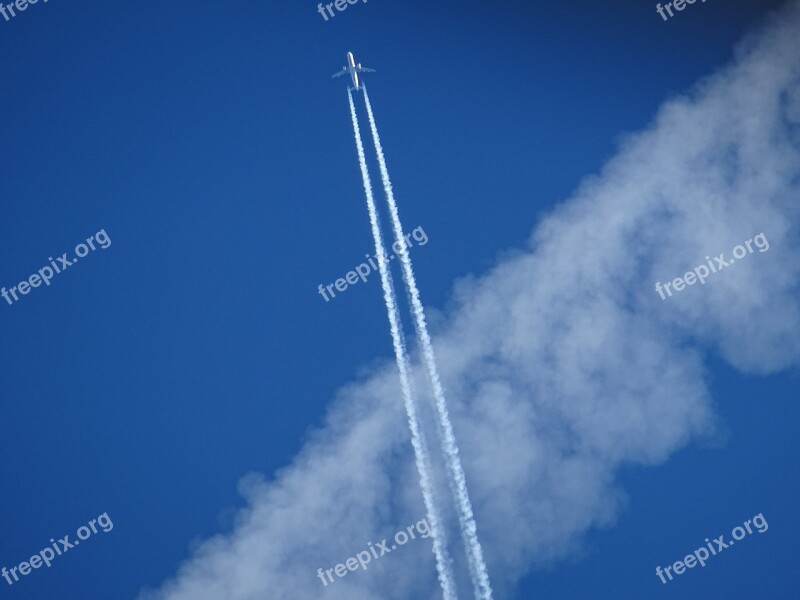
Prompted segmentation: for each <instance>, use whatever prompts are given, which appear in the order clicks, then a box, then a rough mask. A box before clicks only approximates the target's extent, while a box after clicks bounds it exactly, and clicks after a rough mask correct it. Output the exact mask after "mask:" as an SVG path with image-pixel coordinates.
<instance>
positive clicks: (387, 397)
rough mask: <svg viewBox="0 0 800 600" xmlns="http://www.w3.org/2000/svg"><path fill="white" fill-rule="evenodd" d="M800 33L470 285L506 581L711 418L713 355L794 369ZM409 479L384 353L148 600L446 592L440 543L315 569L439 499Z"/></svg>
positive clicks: (454, 379)
mask: <svg viewBox="0 0 800 600" xmlns="http://www.w3.org/2000/svg"><path fill="white" fill-rule="evenodd" d="M798 40H800V2H797V1H794V2H791V3H790V4H788V5H787V6H786V7H785V8H784V10H783V11H782V12H781V13H780V14H779V15H777V16H776V17H775V18H773V19H772V20H771V21H770V23H769V24H768V25H767V26H765V27H764V28H763V29H762V30H760V31H759V32H757V33H755V34H753V35H751V36H750V37H749V38H748V39H747V40H745V42H744V43H743V44H741V45H740V47H739V50H738V52H737V54H736V58H735V61H734V62H733V63H732V64H731V65H730V66H729V67H727V68H725V69H723V70H722V71H720V72H719V73H717V74H715V75H713V76H711V77H709V78H707V79H706V80H704V81H702V82H701V83H699V84H698V85H697V86H696V87H695V88H694V89H693V90H692V91H691V92H690V93H688V94H686V95H684V96H681V97H677V98H674V99H671V100H670V101H668V102H666V103H665V104H664V106H663V107H662V108H661V110H660V111H659V112H658V114H657V116H656V117H655V119H654V122H653V124H652V125H651V126H650V127H649V128H648V129H647V130H645V131H643V132H641V133H638V134H635V135H631V136H629V137H628V138H627V139H626V141H625V142H624V144H623V147H622V148H621V150H620V152H619V153H618V155H617V156H616V157H615V158H614V159H613V160H611V161H610V162H609V163H608V164H607V165H606V166H605V168H604V169H603V170H602V172H601V173H599V174H598V175H597V176H595V177H592V178H590V179H588V180H587V181H585V182H584V183H583V184H582V185H581V187H580V188H579V190H578V191H577V192H576V193H575V194H574V197H572V198H571V199H569V200H568V201H567V202H565V203H564V204H563V205H561V206H560V207H558V208H557V209H556V210H555V211H553V213H552V214H551V215H550V216H548V217H547V218H546V219H544V220H543V221H542V223H541V224H540V225H539V226H538V227H537V228H536V230H535V232H534V234H533V236H532V238H531V243H530V247H529V248H527V249H526V250H525V251H523V252H520V253H518V254H517V255H516V256H515V257H513V258H510V259H506V260H504V261H503V262H501V263H500V264H498V265H497V266H496V267H495V268H494V269H493V270H492V271H491V272H489V273H487V274H485V275H483V276H481V277H475V278H469V279H465V280H463V281H460V282H459V283H458V284H457V285H456V291H455V299H454V302H453V305H452V308H451V309H450V310H449V312H448V315H447V318H446V319H445V321H444V323H443V325H442V327H441V330H440V333H439V334H438V335H437V336H435V337H434V344H435V346H436V353H437V358H438V361H439V367H440V370H441V375H442V379H443V381H444V383H445V385H446V387H447V390H448V394H449V400H450V407H451V412H452V417H453V420H454V428H455V430H456V433H457V435H458V438H459V441H460V444H461V450H462V453H463V456H462V459H463V464H464V468H465V470H466V472H467V477H468V479H469V482H470V491H471V495H472V501H473V504H474V508H475V513H476V517H477V519H478V521H479V522H480V524H481V537H482V540H481V541H482V542H483V546H484V551H485V556H486V559H487V561H488V562H489V569H490V570H491V572H492V573H493V582H492V583H493V585H494V587H495V588H497V590H498V597H503V596H504V595H505V591H506V590H507V589H508V586H510V585H513V583H514V580H515V579H516V578H518V577H519V576H521V575H522V574H524V572H525V571H526V570H528V569H529V568H531V566H532V565H535V564H536V563H537V562H541V561H546V560H552V559H554V558H558V557H560V556H563V555H565V554H567V553H569V552H570V551H571V550H572V548H573V547H574V544H575V542H576V540H578V539H579V537H580V536H581V535H582V534H583V533H584V532H585V531H586V530H587V529H589V528H591V527H596V526H601V525H605V524H610V523H612V522H613V520H614V519H615V518H616V514H617V510H618V507H619V503H620V499H621V498H622V497H623V492H622V491H621V490H620V489H619V488H618V486H617V485H616V484H615V472H616V470H617V469H618V468H619V467H620V466H621V465H624V464H645V465H652V464H658V463H660V462H663V461H664V460H666V459H667V458H668V457H669V456H670V454H671V453H672V452H674V451H675V450H676V449H678V448H680V447H682V446H684V445H685V444H687V443H688V442H689V441H690V440H691V439H692V438H693V437H694V436H696V435H700V434H703V433H706V432H709V431H711V430H712V429H713V422H714V417H713V414H712V411H711V407H710V403H709V392H708V389H707V386H706V384H705V382H704V377H705V371H704V367H703V359H704V355H705V354H707V353H715V354H718V355H719V356H721V357H722V358H723V359H725V360H727V361H728V362H729V363H730V364H731V365H733V366H734V367H736V368H738V369H740V370H742V371H744V372H747V373H753V374H762V373H770V372H775V371H777V370H780V369H785V368H791V367H796V366H797V364H798V358H799V357H800V306H799V305H798V282H799V281H800V278H799V277H798V276H799V275H800V273H799V270H800V263H798V260H797V257H798V242H799V241H800V240H799V239H798V238H799V236H798V211H800V204H798V202H797V199H798V197H800V51H799V50H800V42H799V41H798ZM343 143H346V140H343ZM760 231H763V232H766V234H767V235H768V236H769V241H770V251H769V252H768V253H765V254H763V255H761V256H759V260H757V261H756V260H751V261H743V262H742V263H741V264H739V265H737V267H736V268H735V269H731V270H730V272H729V273H726V276H725V277H717V278H716V279H715V280H714V281H709V282H707V283H706V285H704V286H702V287H700V286H695V287H693V288H691V289H688V290H685V291H683V292H682V293H681V294H680V295H678V296H676V297H675V298H672V299H671V301H670V302H668V303H665V302H662V301H661V299H660V298H659V297H658V296H657V295H656V294H654V293H653V289H652V285H653V281H657V280H658V279H659V277H660V276H661V275H662V274H663V273H668V274H669V273H680V272H682V270H689V269H690V268H691V267H693V266H694V265H695V264H696V262H697V257H698V256H700V257H703V256H705V255H710V254H711V253H713V252H714V251H717V250H718V249H719V248H728V247H732V246H733V245H734V244H736V243H738V242H739V241H740V240H743V239H747V238H748V237H751V235H752V233H753V232H760ZM375 326H376V327H383V326H384V324H383V323H376V324H375ZM409 482H416V474H415V472H414V464H413V457H412V455H411V451H410V444H409V439H408V430H407V428H406V423H405V419H404V415H403V413H402V399H401V398H400V391H399V386H398V383H397V373H396V370H395V368H394V365H391V364H387V365H386V367H385V368H384V369H382V370H380V371H379V372H376V373H374V374H373V375H372V376H370V377H368V378H366V379H364V380H361V381H358V382H355V383H353V384H351V385H349V386H347V387H346V388H345V389H343V390H342V391H341V392H340V393H339V395H338V398H337V401H336V403H335V404H334V406H333V408H332V409H331V411H330V414H329V416H328V419H327V422H326V425H325V427H324V428H323V429H321V430H319V431H318V432H316V434H315V435H314V437H313V439H312V440H311V441H310V442H309V443H308V444H307V445H306V447H305V448H304V449H303V451H302V452H301V453H300V454H299V456H297V458H296V459H295V460H294V461H293V463H292V464H291V465H290V466H288V467H287V468H286V469H284V470H283V471H282V472H280V473H278V474H277V475H276V476H275V477H274V478H273V479H272V480H270V481H268V482H267V481H263V480H261V479H258V478H248V479H247V480H246V483H245V484H244V485H243V492H244V495H245V498H246V501H247V508H246V509H244V510H242V511H241V514H240V515H239V519H238V521H237V524H236V525H235V527H234V528H233V531H232V532H230V533H229V534H226V535H220V536H217V537H215V538H213V539H210V540H208V541H207V542H205V543H204V544H203V545H202V546H201V547H200V548H199V549H198V550H197V551H196V552H195V553H194V555H193V556H192V557H191V558H190V559H189V560H188V561H187V562H186V563H185V564H184V565H183V566H182V567H181V568H180V570H179V572H178V573H177V575H176V576H175V577H174V578H173V579H172V580H171V581H169V582H167V583H166V584H164V585H163V586H162V587H161V588H160V589H159V590H155V591H151V592H149V593H147V594H144V597H151V598H159V599H164V600H206V599H209V600H212V599H213V600H218V599H219V598H226V599H229V600H245V599H247V600H254V599H256V598H271V599H275V600H282V599H287V600H288V599H291V600H296V599H298V598H309V599H311V598H314V599H316V598H332V599H343V600H344V599H347V600H362V599H363V600H372V599H373V598H376V597H380V598H398V599H399V598H410V597H414V598H426V597H430V598H435V597H436V596H437V590H438V585H437V583H436V571H435V567H434V560H433V556H432V554H431V551H430V546H429V545H428V544H429V542H427V541H424V542H420V543H417V544H415V545H414V547H413V548H412V547H411V546H409V547H408V548H406V549H404V551H403V552H402V553H397V554H396V555H392V556H391V559H387V560H383V561H381V562H380V564H377V563H376V565H374V568H370V569H369V570H368V571H365V572H363V573H359V574H358V575H359V576H358V577H348V578H345V579H342V580H341V581H339V582H337V585H336V586H330V587H328V588H325V589H323V588H322V586H321V585H320V583H319V580H318V579H317V578H316V568H317V566H318V565H321V564H333V563H335V562H336V561H337V560H339V559H340V557H341V556H348V555H350V554H352V552H353V551H354V550H357V549H359V548H362V547H363V546H364V544H365V541H370V540H372V541H374V540H376V539H380V536H381V533H382V532H385V531H387V530H393V528H396V527H398V526H399V525H402V524H404V523H406V522H410V521H412V520H414V519H415V518H417V517H418V515H420V514H423V510H424V508H423V506H422V499H421V495H420V492H419V488H418V487H417V485H416V483H414V484H413V485H410V484H409ZM438 594H441V592H438Z"/></svg>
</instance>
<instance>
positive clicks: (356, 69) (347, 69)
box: [333, 52, 375, 90]
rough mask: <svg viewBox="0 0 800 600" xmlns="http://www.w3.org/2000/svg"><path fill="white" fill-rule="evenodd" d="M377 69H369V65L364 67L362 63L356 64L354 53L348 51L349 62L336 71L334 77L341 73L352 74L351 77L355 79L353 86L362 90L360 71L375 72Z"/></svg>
mask: <svg viewBox="0 0 800 600" xmlns="http://www.w3.org/2000/svg"><path fill="white" fill-rule="evenodd" d="M374 72H375V69H368V68H367V67H362V66H361V63H358V64H356V61H355V59H354V58H353V53H352V52H348V53H347V64H346V65H345V66H344V68H343V69H342V70H341V71H339V72H338V73H334V74H333V77H339V76H341V75H345V74H347V73H349V74H350V78H351V79H352V80H353V87H355V89H356V90H360V89H361V86H360V84H359V83H358V74H359V73H374Z"/></svg>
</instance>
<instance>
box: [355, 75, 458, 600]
mask: <svg viewBox="0 0 800 600" xmlns="http://www.w3.org/2000/svg"><path fill="white" fill-rule="evenodd" d="M347 98H348V100H349V102H350V116H351V117H352V118H353V133H354V135H355V139H356V149H357V150H358V163H359V165H360V167H361V178H362V180H363V182H364V193H365V194H366V197H367V210H368V211H369V222H370V225H371V227H372V237H373V238H374V241H375V255H376V256H377V257H378V270H379V271H380V274H381V285H382V286H383V299H384V301H385V302H386V312H387V313H388V315H389V328H390V329H391V333H392V344H393V346H394V355H395V360H396V361H397V370H398V371H399V372H400V388H401V389H402V392H403V400H404V402H405V407H406V414H407V416H408V426H409V429H411V445H412V446H413V448H414V457H415V460H416V464H417V472H418V473H419V482H420V487H421V488H422V498H423V501H424V503H425V510H426V512H427V513H428V521H429V524H430V528H431V537H432V538H433V552H434V555H435V556H436V570H437V572H438V575H439V583H440V584H441V586H442V596H443V597H444V600H456V598H457V597H456V587H455V579H454V577H453V567H452V560H451V559H450V555H449V554H448V552H447V540H446V537H445V531H444V528H443V527H442V521H441V517H440V514H439V509H438V508H437V507H436V499H435V497H434V491H433V482H432V480H431V463H430V455H429V454H428V446H427V443H426V441H425V434H424V432H423V431H422V429H420V426H419V422H418V420H417V408H416V401H415V400H414V390H413V387H412V385H413V384H412V382H411V377H410V370H411V369H410V361H409V358H408V352H407V350H406V345H405V339H404V337H403V329H402V325H401V323H400V311H399V310H398V308H397V300H396V296H395V292H394V284H393V282H392V275H391V272H390V271H389V265H388V259H387V254H386V250H385V248H384V245H383V239H382V236H381V228H380V224H379V222H378V211H377V209H376V207H375V199H374V197H373V195H372V184H371V183H370V178H369V172H368V171H367V161H366V157H365V156H364V146H363V144H362V142H361V131H360V129H359V127H358V117H357V116H356V107H355V105H354V104H353V94H352V93H351V92H350V90H349V89H348V90H347Z"/></svg>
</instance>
